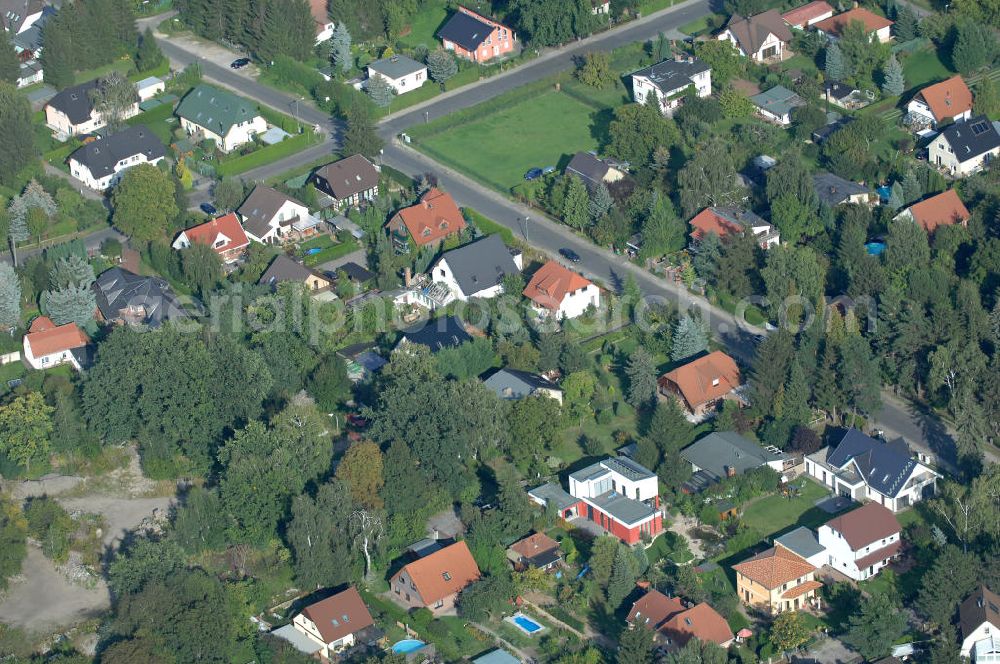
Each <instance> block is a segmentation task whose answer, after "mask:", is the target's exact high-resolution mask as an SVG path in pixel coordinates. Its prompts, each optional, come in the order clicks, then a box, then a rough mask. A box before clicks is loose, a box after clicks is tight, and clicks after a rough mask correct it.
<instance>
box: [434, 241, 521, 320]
mask: <svg viewBox="0 0 1000 664" xmlns="http://www.w3.org/2000/svg"><path fill="white" fill-rule="evenodd" d="M520 273H521V252H520V251H518V252H516V253H511V250H510V249H508V248H507V246H506V245H505V244H504V243H503V239H502V238H501V237H500V235H499V234H494V235H488V236H486V237H484V238H480V239H478V240H476V241H475V242H470V243H469V244H467V245H465V246H462V247H458V248H457V249H452V250H451V251H446V252H445V253H444V254H443V255H442V256H441V258H439V259H438V260H437V262H436V263H434V265H432V266H431V269H430V274H431V280H432V281H434V282H436V283H441V284H444V285H445V286H446V287H447V288H448V290H449V291H450V292H451V295H452V297H451V298H448V301H449V302H450V301H452V300H455V299H457V300H461V301H463V302H466V301H468V300H469V299H471V298H474V297H478V298H482V299H489V298H493V297H496V296H497V295H500V294H501V293H503V279H504V277H507V276H510V275H515V274H520ZM445 304H447V302H445Z"/></svg>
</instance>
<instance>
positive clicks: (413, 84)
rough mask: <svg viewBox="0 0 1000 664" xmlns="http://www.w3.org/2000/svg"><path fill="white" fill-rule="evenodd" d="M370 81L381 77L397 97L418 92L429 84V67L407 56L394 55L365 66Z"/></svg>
mask: <svg viewBox="0 0 1000 664" xmlns="http://www.w3.org/2000/svg"><path fill="white" fill-rule="evenodd" d="M365 68H366V69H367V71H368V80H371V79H372V78H374V77H375V76H381V77H382V78H383V79H385V82H386V83H388V84H389V87H390V88H392V89H393V90H394V91H395V92H396V94H397V95H401V94H405V93H407V92H410V91H411V90H416V89H417V88H419V87H420V86H421V85H423V84H424V83H426V82H427V65H425V64H424V63H422V62H417V61H416V60H414V59H413V58H408V57H406V56H405V55H392V56H389V57H388V58H383V59H381V60H375V61H374V62H369V63H368V64H367V65H365Z"/></svg>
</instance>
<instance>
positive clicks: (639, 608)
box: [626, 590, 734, 650]
mask: <svg viewBox="0 0 1000 664" xmlns="http://www.w3.org/2000/svg"><path fill="white" fill-rule="evenodd" d="M626 622H628V624H629V626H631V627H632V628H636V627H640V626H641V627H645V628H647V629H651V630H653V632H654V639H655V641H656V642H657V643H658V644H660V645H663V646H665V647H666V648H667V649H668V650H676V649H679V648H683V647H684V646H685V645H686V644H687V642H688V641H690V640H691V639H698V640H699V641H701V642H702V643H714V644H715V645H717V646H721V647H723V648H728V647H729V645H730V644H731V643H732V642H733V638H734V637H733V630H731V629H730V628H729V624H728V623H727V622H726V619H725V618H723V617H722V616H721V615H719V613H718V611H716V610H715V609H713V608H712V607H711V606H710V605H708V604H706V603H705V602H701V603H700V604H696V605H694V606H692V607H690V608H689V607H688V606H687V605H685V604H684V602H682V601H681V600H680V599H678V598H676V597H667V596H666V595H664V594H663V593H661V592H660V591H658V590H650V591H649V592H647V593H646V594H645V595H643V596H642V597H640V598H639V599H638V600H636V601H635V603H634V604H632V610H631V611H629V614H628V618H627V619H626Z"/></svg>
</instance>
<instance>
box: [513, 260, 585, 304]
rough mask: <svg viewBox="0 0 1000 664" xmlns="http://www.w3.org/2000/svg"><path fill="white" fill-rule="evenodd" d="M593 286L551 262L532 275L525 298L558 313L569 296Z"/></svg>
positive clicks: (570, 271) (525, 290)
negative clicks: (560, 306)
mask: <svg viewBox="0 0 1000 664" xmlns="http://www.w3.org/2000/svg"><path fill="white" fill-rule="evenodd" d="M592 285H593V283H592V282H591V281H590V280H588V279H586V278H584V277H583V276H581V275H579V274H577V273H576V272H573V271H572V270H570V269H568V268H565V267H563V266H562V265H560V264H559V263H557V262H556V261H549V262H548V263H546V264H545V265H543V266H541V267H540V268H538V271H536V272H535V274H533V275H532V277H531V281H529V282H528V286H527V287H526V288H525V289H524V296H525V297H526V298H528V299H530V300H533V301H534V302H535V303H537V304H538V305H540V306H543V307H545V308H546V309H552V310H553V311H557V310H558V309H559V305H561V304H562V301H563V300H564V299H566V296H567V295H569V294H570V293H573V292H575V291H578V290H580V289H582V288H586V287H587V286H592Z"/></svg>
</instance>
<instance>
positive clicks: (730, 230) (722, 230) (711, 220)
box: [689, 207, 743, 240]
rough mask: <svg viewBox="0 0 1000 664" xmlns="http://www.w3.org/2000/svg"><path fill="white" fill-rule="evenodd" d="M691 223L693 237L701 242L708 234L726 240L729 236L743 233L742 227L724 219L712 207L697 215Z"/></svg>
mask: <svg viewBox="0 0 1000 664" xmlns="http://www.w3.org/2000/svg"><path fill="white" fill-rule="evenodd" d="M689 223H690V224H691V228H692V230H691V237H693V238H694V239H695V240H701V239H702V238H704V237H705V235H707V234H708V233H715V234H716V235H718V236H719V237H720V238H724V237H726V236H727V235H739V234H740V233H742V232H743V227H742V226H739V225H737V224H734V223H733V222H731V221H729V220H728V219H724V218H723V217H721V216H719V215H718V214H717V213H716V212H715V210H713V209H712V208H710V207H707V208H705V209H704V210H702V211H701V212H699V213H698V214H696V215H695V216H694V217H693V218H692V219H691V221H690V222H689Z"/></svg>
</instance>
